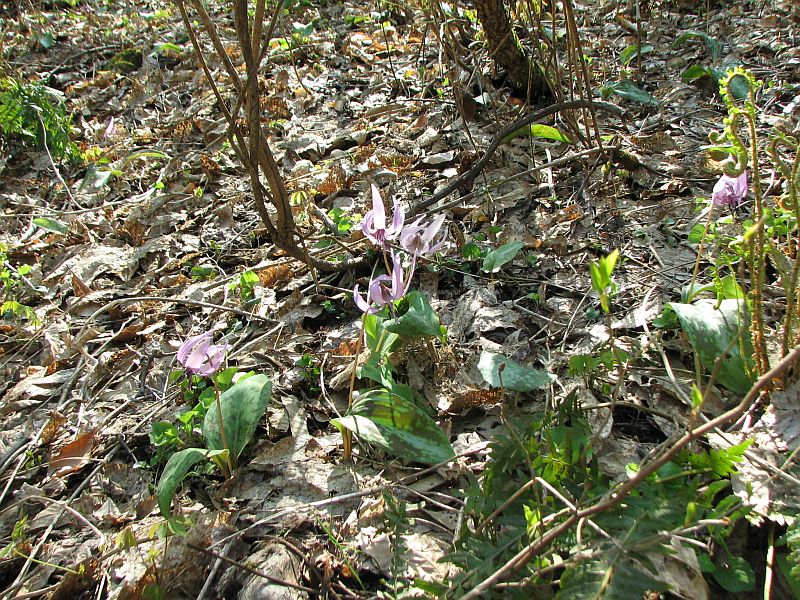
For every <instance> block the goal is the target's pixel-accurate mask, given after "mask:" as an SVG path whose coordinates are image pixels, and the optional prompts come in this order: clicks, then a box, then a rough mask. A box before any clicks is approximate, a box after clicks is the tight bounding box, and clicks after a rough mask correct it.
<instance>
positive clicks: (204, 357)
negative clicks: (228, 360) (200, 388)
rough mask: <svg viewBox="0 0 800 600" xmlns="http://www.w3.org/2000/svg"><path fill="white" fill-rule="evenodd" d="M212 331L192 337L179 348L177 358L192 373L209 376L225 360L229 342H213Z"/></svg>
mask: <svg viewBox="0 0 800 600" xmlns="http://www.w3.org/2000/svg"><path fill="white" fill-rule="evenodd" d="M211 340H212V338H211V332H210V331H206V332H205V333H201V334H200V335H196V336H194V337H190V338H189V339H188V340H186V341H185V342H183V344H181V347H180V348H178V356H177V360H178V362H179V363H180V364H181V366H183V368H184V369H186V370H187V371H188V372H189V373H191V374H192V375H202V376H203V377H209V376H211V375H213V374H214V373H216V372H217V371H218V370H219V368H220V367H221V366H222V363H223V361H224V360H225V352H227V350H228V344H212V343H211Z"/></svg>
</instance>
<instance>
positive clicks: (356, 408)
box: [331, 390, 455, 465]
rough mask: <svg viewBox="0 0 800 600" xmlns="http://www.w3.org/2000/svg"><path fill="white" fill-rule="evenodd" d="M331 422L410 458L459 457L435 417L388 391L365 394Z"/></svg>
mask: <svg viewBox="0 0 800 600" xmlns="http://www.w3.org/2000/svg"><path fill="white" fill-rule="evenodd" d="M331 423H333V424H334V425H335V426H336V427H338V428H339V429H340V430H341V429H343V428H345V429H349V430H350V431H352V432H353V433H355V434H356V435H357V436H358V437H359V438H361V439H362V440H364V441H365V442H369V443H370V444H374V445H376V446H380V447H381V448H383V449H384V450H386V451H387V452H389V453H391V454H393V455H395V456H399V457H402V458H404V459H406V460H412V461H415V462H420V463H425V464H429V465H433V464H437V463H440V462H444V461H446V460H449V459H451V458H452V457H453V456H455V453H454V452H453V448H452V446H450V442H448V440H447V436H446V435H445V434H444V432H443V431H442V430H441V428H440V427H439V426H438V425H437V424H436V423H435V422H434V421H433V419H431V418H430V417H429V416H428V415H427V414H425V413H424V412H423V411H422V410H421V409H420V408H419V407H418V406H417V405H415V404H413V403H411V402H408V401H407V400H404V399H403V398H401V397H400V396H397V395H395V394H392V393H391V392H389V391H388V390H378V391H376V392H368V393H367V394H365V395H364V396H361V397H360V398H359V399H358V400H357V401H356V402H355V403H354V404H353V406H352V408H351V410H350V413H349V414H348V415H346V416H344V417H341V418H338V419H331Z"/></svg>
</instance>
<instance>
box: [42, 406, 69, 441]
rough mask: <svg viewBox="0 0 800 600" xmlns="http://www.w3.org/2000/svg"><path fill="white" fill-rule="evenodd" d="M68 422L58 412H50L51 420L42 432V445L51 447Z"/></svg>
mask: <svg viewBox="0 0 800 600" xmlns="http://www.w3.org/2000/svg"><path fill="white" fill-rule="evenodd" d="M66 422H67V418H66V417H65V416H64V415H62V414H61V413H60V412H58V411H55V410H54V411H51V412H50V420H49V421H48V422H47V425H45V427H44V429H43V430H42V443H43V444H44V445H45V446H49V445H50V444H51V443H52V442H53V440H54V439H55V437H56V434H57V433H58V432H59V431H61V427H62V426H63V425H64V423H66Z"/></svg>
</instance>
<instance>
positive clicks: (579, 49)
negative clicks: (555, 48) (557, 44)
mask: <svg viewBox="0 0 800 600" xmlns="http://www.w3.org/2000/svg"><path fill="white" fill-rule="evenodd" d="M561 5H562V6H563V8H564V20H565V21H566V24H567V31H568V32H569V38H570V39H571V40H572V41H573V42H574V43H573V44H567V50H568V57H570V58H571V60H570V62H572V63H574V62H575V58H576V57H577V61H578V62H579V63H580V67H581V73H582V75H583V77H580V78H578V79H579V80H580V81H582V82H583V85H584V86H585V88H586V89H585V93H586V97H587V98H591V97H592V80H591V76H590V75H589V69H588V67H587V66H586V58H585V57H584V53H583V44H581V36H580V33H579V32H578V25H577V23H576V22H575V10H574V7H573V6H572V2H570V0H561ZM554 25H555V23H554ZM554 30H555V28H554ZM572 68H574V66H573V67H572ZM578 85H579V86H580V83H579V84H578ZM587 108H588V109H589V117H590V118H589V119H588V120H589V121H591V127H592V128H593V129H594V135H595V141H596V142H597V145H598V146H599V147H600V149H601V150H602V148H603V139H602V138H601V137H600V128H599V127H598V125H597V113H596V111H595V109H594V107H593V106H591V105H590V106H588V107H587ZM583 112H584V123H585V124H586V132H587V134H589V135H587V137H588V138H589V139H590V140H591V137H592V136H591V134H590V133H589V124H588V123H586V121H587V119H586V109H584V110H583Z"/></svg>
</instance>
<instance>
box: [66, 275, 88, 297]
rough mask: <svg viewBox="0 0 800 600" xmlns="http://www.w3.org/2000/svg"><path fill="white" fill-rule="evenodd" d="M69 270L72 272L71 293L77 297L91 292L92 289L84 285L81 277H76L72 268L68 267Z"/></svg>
mask: <svg viewBox="0 0 800 600" xmlns="http://www.w3.org/2000/svg"><path fill="white" fill-rule="evenodd" d="M69 272H70V273H72V293H73V294H75V296H76V297H77V298H80V297H82V296H85V295H87V294H91V293H92V292H93V291H94V290H92V288H90V287H89V286H88V285H86V284H85V283H84V282H83V279H81V278H80V277H78V276H77V275H76V274H75V272H74V271H73V270H72V269H70V270H69Z"/></svg>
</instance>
